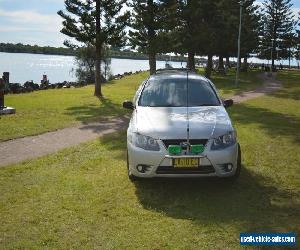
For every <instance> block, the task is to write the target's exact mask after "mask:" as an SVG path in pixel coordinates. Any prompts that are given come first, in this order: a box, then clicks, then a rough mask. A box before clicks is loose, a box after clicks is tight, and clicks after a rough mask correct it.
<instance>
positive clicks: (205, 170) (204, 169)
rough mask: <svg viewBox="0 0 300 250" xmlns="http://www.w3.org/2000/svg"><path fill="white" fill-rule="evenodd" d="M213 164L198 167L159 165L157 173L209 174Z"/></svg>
mask: <svg viewBox="0 0 300 250" xmlns="http://www.w3.org/2000/svg"><path fill="white" fill-rule="evenodd" d="M214 172H215V169H214V167H213V166H200V167H198V168H179V169H177V168H174V167H173V166H159V167H158V168H157V170H156V173H157V174H211V173H214Z"/></svg>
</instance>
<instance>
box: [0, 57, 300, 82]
mask: <svg viewBox="0 0 300 250" xmlns="http://www.w3.org/2000/svg"><path fill="white" fill-rule="evenodd" d="M214 59H217V58H214ZM231 60H233V61H234V60H236V59H235V58H231ZM248 62H249V63H250V62H255V63H262V62H264V63H266V64H268V63H269V62H268V61H266V60H259V59H257V58H250V59H249V60H248ZM279 63H282V64H286V65H288V61H287V60H284V61H276V64H279ZM171 64H172V66H173V67H174V68H181V67H182V66H183V67H185V66H186V63H182V64H181V63H180V62H172V63H171ZM291 65H294V66H296V65H297V61H295V60H292V61H291ZM75 67H76V65H75V64H74V57H73V56H55V55H39V54H24V53H3V52H0V77H1V75H2V72H5V71H7V72H10V82H18V83H24V82H26V81H29V80H33V81H34V82H36V83H40V81H41V79H42V75H43V74H46V75H48V78H49V80H50V82H51V83H56V82H62V81H75V80H76V78H75V75H74V73H73V69H74V68H75ZM164 67H165V62H164V61H158V62H157V68H164ZM148 69H149V64H148V60H132V59H116V58H113V59H112V60H111V71H112V74H113V75H116V74H123V73H124V72H129V71H133V72H134V71H138V70H148Z"/></svg>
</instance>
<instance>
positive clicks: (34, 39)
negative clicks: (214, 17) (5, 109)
mask: <svg viewBox="0 0 300 250" xmlns="http://www.w3.org/2000/svg"><path fill="white" fill-rule="evenodd" d="M257 2H258V3H259V2H262V1H257ZM292 3H293V4H294V6H293V11H294V12H295V13H298V12H299V11H300V0H292ZM61 9H64V1H63V0H0V42H4V43H6V42H10V43H18V42H20V43H24V44H31V45H34V44H37V45H41V46H47V45H49V46H56V47H59V46H63V41H64V40H65V39H67V37H66V36H64V35H63V34H61V33H60V32H59V31H60V29H61V27H62V25H61V22H62V19H61V18H60V17H59V16H58V15H57V11H58V10H61Z"/></svg>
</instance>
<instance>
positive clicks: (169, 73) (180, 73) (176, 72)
mask: <svg viewBox="0 0 300 250" xmlns="http://www.w3.org/2000/svg"><path fill="white" fill-rule="evenodd" d="M187 74H188V78H189V79H198V80H202V81H206V82H208V79H207V78H206V77H204V76H201V75H199V74H197V73H196V72H194V71H190V70H187V69H172V70H161V71H158V72H157V73H156V74H154V75H151V76H150V78H149V80H164V79H170V78H176V79H180V78H182V79H186V77H187Z"/></svg>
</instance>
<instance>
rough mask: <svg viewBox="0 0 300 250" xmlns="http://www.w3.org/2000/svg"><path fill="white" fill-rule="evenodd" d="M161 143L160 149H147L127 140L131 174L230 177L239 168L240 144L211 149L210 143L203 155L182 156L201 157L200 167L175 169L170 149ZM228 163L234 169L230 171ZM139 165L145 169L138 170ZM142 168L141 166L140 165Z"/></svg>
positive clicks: (142, 175)
mask: <svg viewBox="0 0 300 250" xmlns="http://www.w3.org/2000/svg"><path fill="white" fill-rule="evenodd" d="M159 144H160V151H157V152H156V151H146V150H144V149H141V148H137V147H135V146H134V145H133V144H131V143H130V142H127V148H128V165H129V166H128V167H129V171H130V172H131V174H133V175H135V176H137V177H144V178H153V177H173V178H176V177H230V176H233V175H234V174H235V172H236V169H237V158H238V144H237V143H236V144H235V145H233V146H230V147H228V148H226V149H222V150H213V151H212V150H210V146H211V144H210V143H208V144H207V145H206V147H205V151H204V152H203V153H202V154H201V155H197V156H196V155H192V156H191V155H190V156H182V157H196V158H201V160H200V161H201V164H200V167H199V168H198V169H175V168H173V166H172V158H174V157H172V156H168V151H167V149H166V148H165V146H164V145H163V143H162V142H160V143H159ZM228 164H230V165H231V167H232V169H231V170H230V171H228V169H227V168H226V167H227V166H228ZM138 166H143V171H142V172H141V171H139V170H138ZM140 168H141V167H140Z"/></svg>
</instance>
